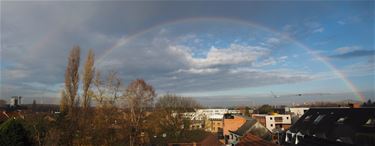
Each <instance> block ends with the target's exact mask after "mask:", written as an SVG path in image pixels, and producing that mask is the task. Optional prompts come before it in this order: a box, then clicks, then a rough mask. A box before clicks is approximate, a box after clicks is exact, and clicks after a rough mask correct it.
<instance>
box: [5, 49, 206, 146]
mask: <svg viewBox="0 0 375 146" xmlns="http://www.w3.org/2000/svg"><path fill="white" fill-rule="evenodd" d="M67 61H68V62H67V66H66V70H65V81H64V83H65V84H64V85H65V86H64V89H62V90H61V101H60V113H59V114H48V113H33V114H31V115H29V116H26V117H25V119H24V120H22V121H18V120H13V122H15V124H9V123H8V124H7V125H22V126H23V127H24V128H25V129H27V131H28V133H27V135H29V138H28V139H25V138H23V137H22V138H23V139H17V136H16V138H15V139H12V140H13V141H15V143H17V141H24V142H23V143H27V144H32V145H40V146H42V145H68V146H72V145H129V146H135V145H151V144H157V145H165V144H166V143H167V142H171V141H184V140H186V141H188V140H189V139H188V138H189V137H196V135H204V134H205V132H204V131H200V130H191V129H190V125H189V124H190V121H189V120H188V119H184V118H183V117H182V114H181V113H183V112H188V111H193V110H194V108H198V107H200V105H199V103H198V102H196V101H195V100H193V99H192V98H188V97H181V96H177V95H173V94H167V95H164V96H161V97H157V93H156V92H155V89H154V87H153V86H152V85H150V84H149V83H147V82H146V81H145V80H143V79H135V80H133V81H132V82H131V83H130V84H128V85H127V86H126V87H125V85H124V83H123V81H122V79H121V78H120V77H119V75H118V73H117V72H116V71H108V72H106V73H105V75H103V74H102V73H101V72H100V71H99V70H97V69H96V68H95V54H94V52H93V50H92V49H89V51H88V54H87V56H86V58H85V62H84V63H83V68H82V70H81V71H80V61H81V49H80V47H79V46H75V47H73V48H72V49H71V51H70V54H69V56H68V60H67ZM11 122H12V121H11ZM19 123H22V124H19ZM22 133H23V134H26V133H25V132H21V134H22ZM7 135H9V134H7ZM13 135H16V134H13ZM13 138H14V137H13ZM3 139H5V138H3ZM26 140H27V141H26ZM7 141H8V142H9V140H7ZM0 143H2V141H1V139H0ZM23 143H20V145H23Z"/></svg>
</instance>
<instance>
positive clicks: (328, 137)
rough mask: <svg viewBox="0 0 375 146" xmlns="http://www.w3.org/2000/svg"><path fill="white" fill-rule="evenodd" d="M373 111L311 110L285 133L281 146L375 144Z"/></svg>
mask: <svg viewBox="0 0 375 146" xmlns="http://www.w3.org/2000/svg"><path fill="white" fill-rule="evenodd" d="M374 133H375V108H311V109H310V110H308V111H307V112H306V113H305V114H304V115H303V116H302V117H301V118H300V119H299V120H298V121H297V122H296V123H295V124H294V125H293V126H291V127H290V128H289V130H287V131H286V132H285V133H284V135H283V138H282V140H281V141H280V143H281V144H282V145H285V146H316V145H321V146H323V145H324V146H337V145H343V146H344V145H345V146H354V145H358V146H372V145H375V134H374Z"/></svg>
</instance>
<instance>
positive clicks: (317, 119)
mask: <svg viewBox="0 0 375 146" xmlns="http://www.w3.org/2000/svg"><path fill="white" fill-rule="evenodd" d="M325 116H326V115H319V116H318V117H317V118H316V119H315V120H314V124H315V125H317V124H319V122H320V121H321V120H322V119H323V118H324V117H325Z"/></svg>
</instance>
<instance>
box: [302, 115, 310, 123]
mask: <svg viewBox="0 0 375 146" xmlns="http://www.w3.org/2000/svg"><path fill="white" fill-rule="evenodd" d="M311 117H312V116H311V115H308V116H306V117H305V119H303V121H305V122H308V121H310V119H311Z"/></svg>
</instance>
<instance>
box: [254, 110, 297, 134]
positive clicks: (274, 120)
mask: <svg viewBox="0 0 375 146" xmlns="http://www.w3.org/2000/svg"><path fill="white" fill-rule="evenodd" d="M252 117H253V118H254V119H257V120H258V122H260V123H261V124H262V125H263V126H265V127H266V128H267V129H268V130H269V131H271V132H273V133H275V132H279V131H283V130H284V129H288V128H289V127H290V126H291V124H292V120H291V117H290V115H281V114H273V115H268V114H253V115H252Z"/></svg>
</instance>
